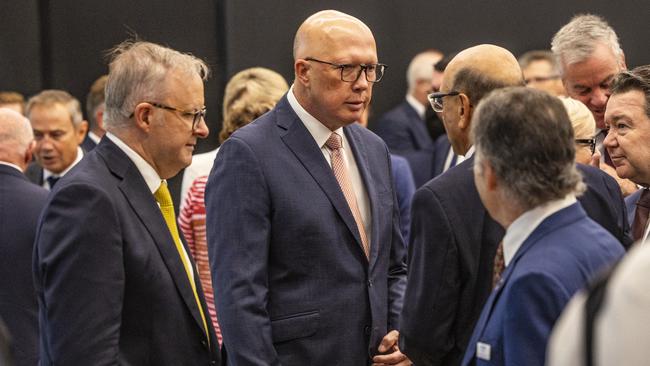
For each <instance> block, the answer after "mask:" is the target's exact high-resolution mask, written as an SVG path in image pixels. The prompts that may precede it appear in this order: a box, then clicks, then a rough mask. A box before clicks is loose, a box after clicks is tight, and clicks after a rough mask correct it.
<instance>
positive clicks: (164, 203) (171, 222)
mask: <svg viewBox="0 0 650 366" xmlns="http://www.w3.org/2000/svg"><path fill="white" fill-rule="evenodd" d="M154 197H155V198H156V201H157V202H158V204H159V205H160V211H161V212H162V215H163V218H164V219H165V223H167V228H168V229H169V232H170V233H171V235H172V238H174V244H175V245H176V250H177V251H178V255H179V256H180V257H181V262H183V267H185V273H186V274H187V278H188V280H189V281H190V287H192V292H194V299H195V300H196V305H197V306H198V307H199V312H200V313H201V320H203V329H205V334H206V336H207V337H208V341H210V334H209V333H208V325H207V323H206V321H205V314H204V313H203V307H202V306H201V302H200V301H199V295H198V293H197V292H196V284H195V283H194V281H192V276H191V272H190V263H189V261H188V259H187V258H186V257H185V250H184V249H183V244H181V238H180V236H179V234H178V227H177V226H176V214H175V213H174V203H173V202H172V196H171V194H170V193H169V189H168V188H167V182H165V181H162V182H161V184H160V187H159V188H158V190H157V191H156V193H154Z"/></svg>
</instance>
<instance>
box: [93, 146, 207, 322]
mask: <svg viewBox="0 0 650 366" xmlns="http://www.w3.org/2000/svg"><path fill="white" fill-rule="evenodd" d="M102 145H109V146H106V147H102ZM100 147H101V149H100ZM97 151H98V153H99V154H101V155H102V156H103V157H104V161H105V162H106V165H107V166H108V168H109V169H110V170H111V171H112V172H113V173H114V174H115V175H117V176H118V177H120V178H121V182H120V183H119V184H118V187H119V189H120V190H121V191H122V193H123V194H124V196H125V197H126V200H127V202H129V204H130V205H131V208H132V209H133V211H134V212H135V214H136V215H137V216H138V217H139V218H140V221H141V222H142V224H143V225H144V226H145V227H146V229H147V231H149V234H150V235H151V238H152V239H153V241H154V243H155V244H156V247H157V248H158V251H159V252H160V255H161V257H162V259H163V261H164V262H165V265H166V266H167V270H168V271H169V273H170V274H171V277H172V279H173V281H174V284H175V285H176V288H177V289H178V291H179V293H180V294H181V297H182V298H183V301H184V302H185V304H186V305H187V307H188V309H189V310H190V313H191V314H192V317H193V318H194V320H195V321H196V323H197V325H198V326H199V328H200V329H201V331H202V333H204V334H205V332H204V331H203V321H202V319H201V314H200V312H199V309H198V307H197V304H196V301H195V299H194V294H193V292H192V288H191V287H190V282H189V279H188V277H187V272H185V267H184V266H183V262H182V261H181V258H180V256H179V253H178V251H177V250H176V245H175V244H174V239H173V238H172V236H171V233H170V232H169V229H168V228H167V224H166V223H165V219H164V218H163V216H162V214H161V212H160V209H159V208H158V205H157V203H156V201H155V199H154V197H153V195H152V194H151V192H150V191H149V188H148V187H147V184H146V183H145V181H144V179H143V178H142V175H141V174H140V172H139V171H138V169H137V168H136V167H135V165H134V164H133V163H132V162H131V160H130V159H129V158H128V157H127V156H126V155H125V154H124V153H123V152H122V151H121V150H120V149H119V148H118V147H117V146H116V145H115V144H113V142H111V141H110V140H109V139H102V141H101V142H100V144H99V145H98V147H97ZM181 237H182V235H181ZM181 241H182V242H183V245H184V246H185V243H184V241H183V240H182V239H181ZM185 250H186V251H187V246H185ZM187 253H189V251H187ZM188 256H189V255H188ZM189 257H190V263H191V265H192V268H193V269H194V277H195V278H196V276H197V272H196V266H194V261H193V260H192V258H191V256H189ZM195 283H196V281H195ZM198 287H200V286H199V285H197V288H198ZM205 314H208V312H207V308H206V309H205ZM207 320H208V319H206V321H207Z"/></svg>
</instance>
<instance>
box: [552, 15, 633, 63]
mask: <svg viewBox="0 0 650 366" xmlns="http://www.w3.org/2000/svg"><path fill="white" fill-rule="evenodd" d="M598 43H601V44H604V45H605V46H607V47H609V49H610V50H611V51H612V53H613V54H614V56H616V57H617V58H618V59H619V60H618V62H619V63H620V62H621V60H622V59H623V50H622V49H621V45H620V44H619V41H618V36H617V35H616V32H614V29H612V27H611V26H610V25H609V24H608V23H607V22H606V21H605V20H604V19H603V18H601V17H599V16H597V15H593V14H581V15H577V16H575V17H573V19H571V21H570V22H569V23H567V24H566V25H565V26H563V27H562V28H560V30H559V31H558V32H557V33H556V34H555V36H553V40H552V41H551V50H552V51H553V54H555V57H556V58H557V59H558V63H559V65H560V72H561V73H562V72H563V67H564V66H565V65H571V64H575V63H577V62H582V61H584V60H586V59H587V58H589V57H590V56H591V54H592V53H593V52H594V49H595V48H596V45H597V44H598ZM621 66H622V65H621Z"/></svg>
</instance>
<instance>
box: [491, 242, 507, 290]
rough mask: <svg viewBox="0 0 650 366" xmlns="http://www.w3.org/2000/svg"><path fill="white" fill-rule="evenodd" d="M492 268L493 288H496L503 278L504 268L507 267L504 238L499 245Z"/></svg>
mask: <svg viewBox="0 0 650 366" xmlns="http://www.w3.org/2000/svg"><path fill="white" fill-rule="evenodd" d="M492 268H493V270H492V288H495V287H496V285H497V283H499V280H501V275H502V274H503V270H504V269H505V268H506V261H505V259H504V258H503V240H502V241H500V242H499V246H498V247H497V254H496V255H495V256H494V264H493V267H492Z"/></svg>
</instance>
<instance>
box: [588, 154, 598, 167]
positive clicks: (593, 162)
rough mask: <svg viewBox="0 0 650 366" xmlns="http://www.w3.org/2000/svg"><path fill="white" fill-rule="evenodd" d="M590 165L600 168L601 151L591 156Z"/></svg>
mask: <svg viewBox="0 0 650 366" xmlns="http://www.w3.org/2000/svg"><path fill="white" fill-rule="evenodd" d="M589 165H591V166H593V167H596V168H600V151H598V150H596V152H594V154H593V155H591V159H590V160H589Z"/></svg>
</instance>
